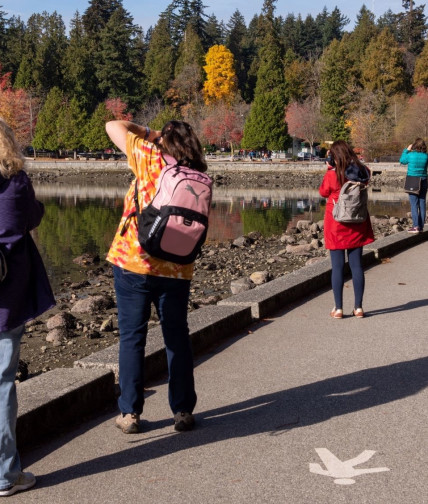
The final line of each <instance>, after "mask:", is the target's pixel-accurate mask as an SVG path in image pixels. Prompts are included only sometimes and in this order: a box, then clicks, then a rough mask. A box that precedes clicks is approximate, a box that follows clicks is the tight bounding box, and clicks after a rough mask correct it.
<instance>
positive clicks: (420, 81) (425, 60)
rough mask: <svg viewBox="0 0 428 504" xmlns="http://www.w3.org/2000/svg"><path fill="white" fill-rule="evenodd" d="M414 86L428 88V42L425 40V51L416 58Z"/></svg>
mask: <svg viewBox="0 0 428 504" xmlns="http://www.w3.org/2000/svg"><path fill="white" fill-rule="evenodd" d="M413 86H414V87H415V88H418V87H421V86H423V87H426V88H428V42H425V46H424V49H423V51H422V52H421V54H420V55H419V56H418V57H417V58H416V64H415V72H414V74H413Z"/></svg>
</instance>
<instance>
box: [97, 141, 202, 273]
mask: <svg viewBox="0 0 428 504" xmlns="http://www.w3.org/2000/svg"><path fill="white" fill-rule="evenodd" d="M126 155H127V158H128V166H129V167H130V168H131V170H132V171H133V173H134V175H135V177H136V179H138V198H139V205H140V210H141V209H142V208H145V207H146V206H147V205H148V204H149V203H150V201H151V200H152V199H153V197H154V195H155V192H156V189H157V181H158V179H159V175H160V172H161V170H162V168H163V167H164V166H165V165H166V162H165V160H164V159H163V157H162V154H161V151H160V150H159V149H158V147H157V146H156V145H155V144H153V143H151V142H148V141H146V140H143V139H142V138H141V137H139V136H137V135H135V134H134V133H131V132H129V133H128V135H127V139H126ZM136 179H134V180H133V181H132V182H131V185H130V187H129V189H128V192H127V193H126V196H125V201H124V209H123V214H122V218H121V220H120V223H119V227H118V229H117V231H116V235H115V237H114V238H113V243H112V244H111V247H110V250H109V252H108V254H107V261H109V262H111V263H113V264H115V265H116V266H119V267H120V268H123V269H125V270H128V271H132V272H133V273H139V274H141V275H154V276H163V277H169V278H182V279H185V280H191V279H192V276H193V263H192V264H185V265H181V264H176V263H173V262H169V261H164V260H162V259H156V258H155V257H152V256H150V255H149V254H148V253H147V252H146V251H145V250H144V249H143V248H142V247H141V245H140V243H139V241H138V231H137V222H136V218H134V217H132V218H130V219H129V220H128V223H127V227H126V232H125V233H124V235H123V236H121V235H120V232H121V230H122V227H123V225H124V224H125V221H126V219H127V217H128V215H129V214H130V213H132V212H134V210H135V203H134V192H135V181H136Z"/></svg>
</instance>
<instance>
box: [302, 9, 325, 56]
mask: <svg viewBox="0 0 428 504" xmlns="http://www.w3.org/2000/svg"><path fill="white" fill-rule="evenodd" d="M302 38H303V40H302V44H301V51H302V54H301V55H302V56H303V57H304V58H305V59H310V57H314V56H316V55H319V54H320V53H321V52H322V49H323V45H322V33H321V30H320V29H319V25H318V23H317V22H316V21H315V19H314V18H313V17H312V16H311V15H310V14H309V15H308V16H306V19H305V21H304V24H303V37H302Z"/></svg>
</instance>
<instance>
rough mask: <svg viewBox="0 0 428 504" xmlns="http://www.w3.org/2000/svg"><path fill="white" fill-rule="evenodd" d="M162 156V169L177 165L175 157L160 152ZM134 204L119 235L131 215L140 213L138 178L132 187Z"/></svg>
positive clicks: (126, 226)
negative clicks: (163, 164)
mask: <svg viewBox="0 0 428 504" xmlns="http://www.w3.org/2000/svg"><path fill="white" fill-rule="evenodd" d="M162 157H163V159H164V161H165V162H166V166H164V167H163V168H162V169H163V170H164V169H165V168H166V167H168V166H169V167H173V166H177V167H178V162H177V160H176V159H175V158H173V157H172V156H170V155H169V154H162ZM133 199H134V204H135V210H134V211H133V212H131V213H130V214H129V215H128V216H127V217H126V220H125V222H124V223H123V226H122V229H121V230H120V236H123V235H124V234H125V233H126V231H127V229H128V226H129V221H130V220H131V219H132V218H133V217H137V216H138V215H139V214H140V205H139V203H138V178H136V179H135V189H134V198H133Z"/></svg>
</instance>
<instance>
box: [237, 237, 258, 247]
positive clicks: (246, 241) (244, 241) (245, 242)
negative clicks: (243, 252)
mask: <svg viewBox="0 0 428 504" xmlns="http://www.w3.org/2000/svg"><path fill="white" fill-rule="evenodd" d="M252 243H253V240H252V239H251V238H249V237H248V236H239V237H238V238H236V240H233V243H232V245H233V246H234V247H239V248H242V247H249V246H250V245H251V244H252Z"/></svg>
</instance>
